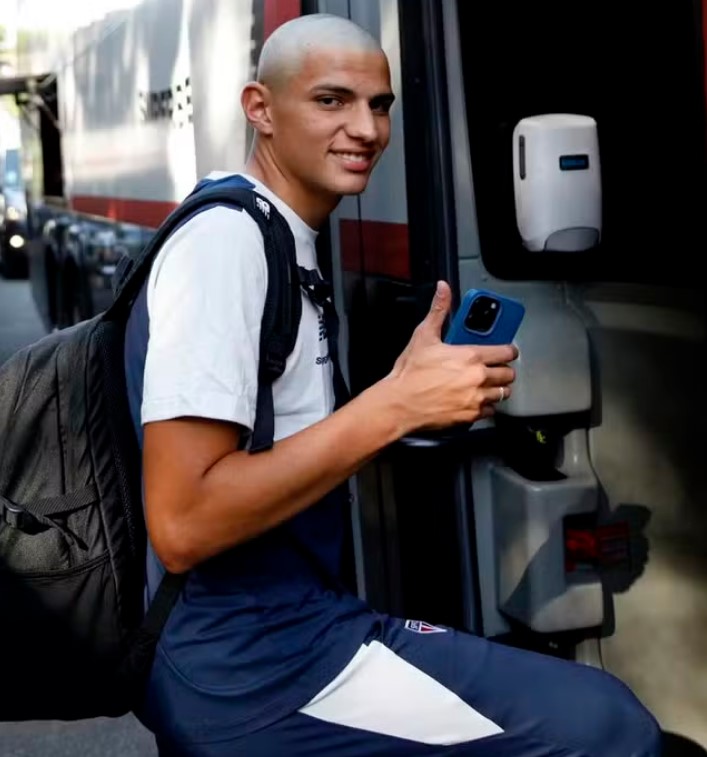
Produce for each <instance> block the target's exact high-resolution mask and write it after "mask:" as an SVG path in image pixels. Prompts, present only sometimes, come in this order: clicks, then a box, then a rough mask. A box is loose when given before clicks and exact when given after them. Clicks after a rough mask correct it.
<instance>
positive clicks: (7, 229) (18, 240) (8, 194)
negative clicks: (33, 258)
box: [0, 148, 29, 278]
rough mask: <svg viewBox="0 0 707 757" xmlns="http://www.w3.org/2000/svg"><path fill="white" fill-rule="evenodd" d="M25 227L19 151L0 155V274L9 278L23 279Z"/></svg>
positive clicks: (13, 149) (26, 233)
mask: <svg viewBox="0 0 707 757" xmlns="http://www.w3.org/2000/svg"><path fill="white" fill-rule="evenodd" d="M28 241H29V224H28V218H27V199H26V197H25V191H24V186H23V183H22V175H21V170H20V151H19V149H16V148H8V149H6V150H5V151H4V152H2V153H0V272H2V273H3V274H4V275H5V276H7V277H10V278H17V277H24V276H27V271H28V258H27V250H28Z"/></svg>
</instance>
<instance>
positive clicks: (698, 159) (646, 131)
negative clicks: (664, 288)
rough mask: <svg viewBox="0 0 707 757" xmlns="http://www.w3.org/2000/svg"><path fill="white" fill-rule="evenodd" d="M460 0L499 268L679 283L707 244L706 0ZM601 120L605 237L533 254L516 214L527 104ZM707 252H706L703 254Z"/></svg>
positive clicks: (490, 234) (474, 131)
mask: <svg viewBox="0 0 707 757" xmlns="http://www.w3.org/2000/svg"><path fill="white" fill-rule="evenodd" d="M512 7H513V10H512V11H509V7H508V6H507V5H506V4H503V3H468V2H459V3H458V14H459V24H460V35H461V39H462V46H461V48H462V65H463V69H464V79H465V95H466V106H467V113H468V122H469V131H470V143H471V144H470V149H471V158H472V166H473V174H474V189H475V193H476V199H477V212H478V218H479V232H480V241H481V254H482V257H483V259H484V263H485V265H486V267H487V268H488V269H489V270H490V271H491V272H492V273H494V274H495V275H497V276H499V277H502V278H515V279H555V280H557V279H583V280H588V279H602V280H609V281H611V280H614V281H620V280H623V281H636V282H663V283H673V284H681V283H683V282H681V280H680V279H681V277H683V278H685V279H686V280H689V279H690V277H691V276H692V269H693V268H694V262H693V261H694V260H696V259H697V257H696V255H697V253H698V251H700V250H703V249H704V239H705V224H704V222H703V219H704V214H705V208H706V207H707V200H706V192H705V176H706V171H705V164H706V161H705V142H706V140H705V137H706V134H707V132H706V129H705V97H704V57H703V44H702V39H701V27H702V20H701V6H700V1H699V0H664V1H663V2H660V3H657V4H653V5H650V4H641V5H638V6H637V5H625V4H621V3H615V2H609V0H577V1H576V2H572V3H557V2H552V0H529V1H528V2H525V3H518V4H514V5H513V6H512ZM540 113H579V114H585V115H589V116H592V117H594V118H595V119H596V121H597V125H598V133H599V145H600V151H601V165H602V178H603V216H604V219H603V236H602V241H601V242H600V244H599V246H598V247H597V248H595V249H593V250H591V251H589V252H587V253H580V254H572V255H566V254H562V253H559V254H558V253H555V254H552V253H528V252H526V251H525V250H524V248H523V247H522V245H521V241H520V236H519V234H518V231H517V227H516V222H515V210H514V197H513V178H512V146H511V135H512V131H513V128H514V126H515V125H516V123H517V122H518V121H519V120H520V119H521V118H523V117H525V116H530V115H536V114H540ZM700 254H701V253H700Z"/></svg>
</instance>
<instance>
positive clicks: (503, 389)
mask: <svg viewBox="0 0 707 757" xmlns="http://www.w3.org/2000/svg"><path fill="white" fill-rule="evenodd" d="M498 388H499V389H500V390H501V396H500V397H499V398H498V401H499V402H503V400H505V399H506V387H505V386H499V387H498Z"/></svg>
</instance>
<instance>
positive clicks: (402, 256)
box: [339, 220, 411, 280]
mask: <svg viewBox="0 0 707 757" xmlns="http://www.w3.org/2000/svg"><path fill="white" fill-rule="evenodd" d="M339 231H340V244H341V265H342V267H343V269H344V270H345V271H351V272H353V273H366V274H372V275H374V276H390V277H391V278H394V279H404V280H409V279H410V278H411V274H410V241H409V237H408V227H407V224H404V223H386V222H383V221H350V220H342V221H341V222H340V226H339Z"/></svg>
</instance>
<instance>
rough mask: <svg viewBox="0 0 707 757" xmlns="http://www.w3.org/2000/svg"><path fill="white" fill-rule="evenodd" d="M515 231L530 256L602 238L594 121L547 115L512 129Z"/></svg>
mask: <svg viewBox="0 0 707 757" xmlns="http://www.w3.org/2000/svg"><path fill="white" fill-rule="evenodd" d="M513 179H514V186H515V207H516V220H517V224H518V231H519V232H520V235H521V238H522V240H523V244H524V246H525V247H526V248H527V249H528V250H530V251H534V252H537V251H548V252H581V251H583V250H588V249H591V248H592V247H595V246H596V245H597V244H598V243H599V241H600V239H601V223H602V212H601V164H600V160H599V141H598V137H597V124H596V121H595V120H594V119H593V118H591V117H590V116H582V115H575V114H570V113H549V114H544V115H538V116H530V117H528V118H523V119H522V120H521V121H519V122H518V124H517V125H516V127H515V129H514V130H513Z"/></svg>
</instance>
